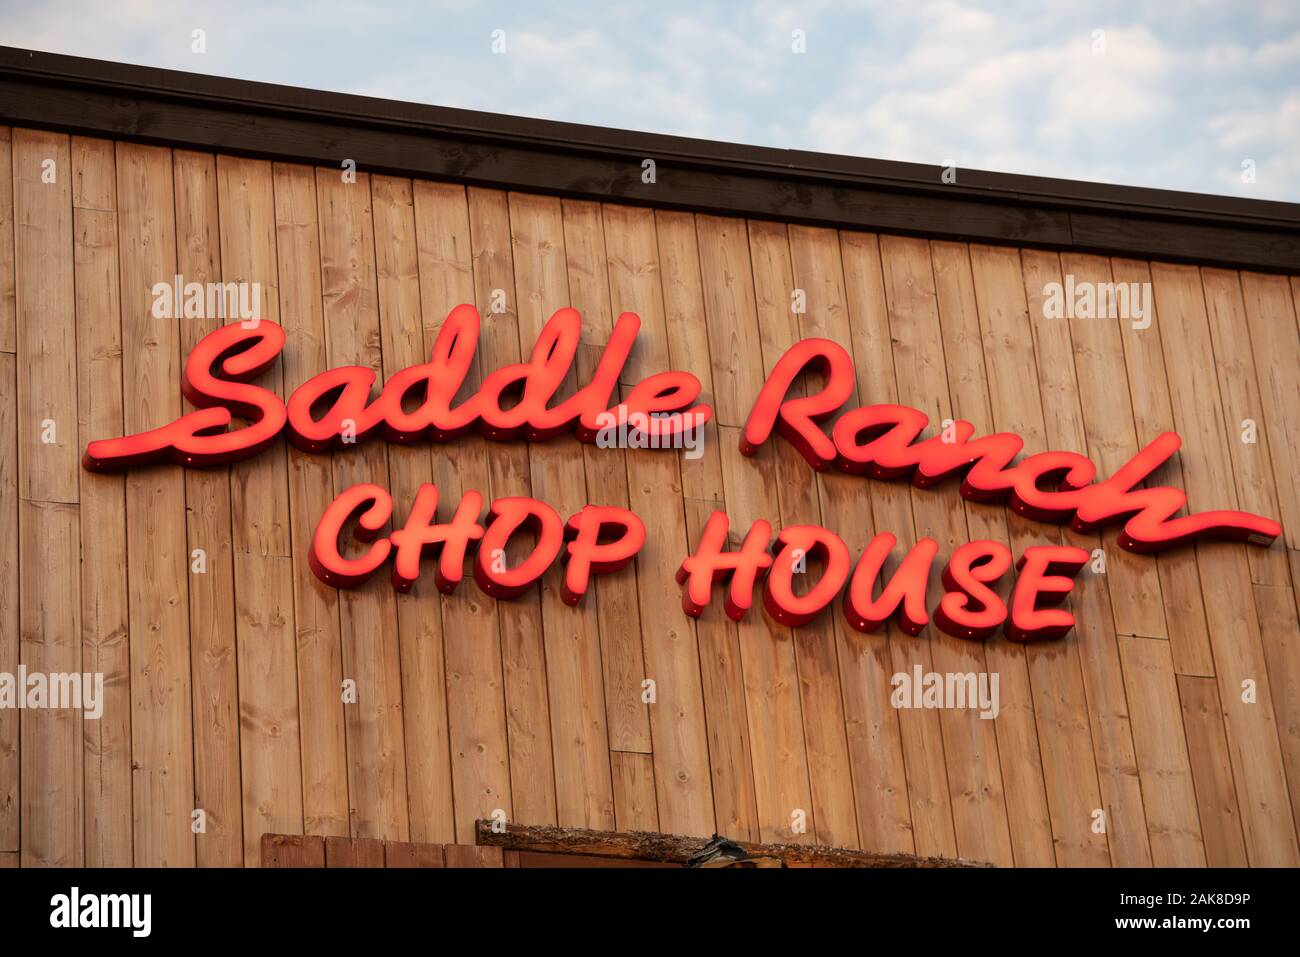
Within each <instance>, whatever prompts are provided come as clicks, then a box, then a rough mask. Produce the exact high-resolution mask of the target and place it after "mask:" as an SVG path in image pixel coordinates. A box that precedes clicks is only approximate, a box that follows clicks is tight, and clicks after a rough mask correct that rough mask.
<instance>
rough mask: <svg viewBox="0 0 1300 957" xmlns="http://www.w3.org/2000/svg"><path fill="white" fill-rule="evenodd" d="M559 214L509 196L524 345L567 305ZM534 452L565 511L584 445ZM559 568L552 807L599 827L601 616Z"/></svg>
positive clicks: (605, 752) (550, 498)
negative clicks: (566, 584)
mask: <svg viewBox="0 0 1300 957" xmlns="http://www.w3.org/2000/svg"><path fill="white" fill-rule="evenodd" d="M561 216H562V214H561V207H560V203H559V201H558V200H548V199H544V198H540V197H529V196H524V195H521V194H511V196H510V234H511V242H512V244H513V246H514V253H515V257H514V260H515V289H516V291H517V296H518V303H519V314H518V318H519V339H520V351H521V353H522V352H524V351H525V350H527V351H531V345H532V343H533V342H535V341H536V339H537V337H538V335H539V334H540V333H541V330H542V327H543V325H544V324H545V323H546V321H547V320H548V319H549V318H550V317H551V315H552V313H553V312H554V311H555V310H557V309H559V308H562V307H563V306H567V305H568V301H569V285H568V276H567V273H566V270H565V255H564V242H563V239H564V225H563V221H562V218H561ZM528 459H529V464H530V474H531V478H532V491H533V495H534V496H536V497H537V498H539V499H541V500H542V501H544V502H546V503H548V504H549V505H550V506H551V507H552V508H554V509H555V510H556V511H558V512H559V513H560V517H561V518H562V519H567V518H568V517H569V516H570V515H572V514H574V513H575V512H577V511H579V510H580V509H581V508H582V507H583V505H585V504H586V503H587V501H588V500H589V499H588V494H587V481H586V474H585V471H584V469H583V452H582V448H581V447H580V446H579V444H578V440H577V439H576V438H574V437H570V436H563V437H559V438H556V439H553V440H551V441H550V442H546V443H540V444H537V445H534V446H533V447H531V448H530V449H529V450H528ZM494 494H496V490H495V489H494ZM596 504H604V503H603V502H597V503H596ZM563 574H564V571H563V568H562V567H561V566H560V564H559V563H556V564H555V565H554V566H552V567H551V569H550V570H548V571H547V573H546V575H545V576H544V577H543V579H542V585H541V598H542V625H543V629H544V632H545V638H546V677H547V685H548V688H549V691H550V700H551V737H552V741H553V745H554V749H555V795H556V812H557V815H558V820H559V823H560V825H561V826H568V827H589V828H595V829H598V830H599V829H604V828H610V827H612V826H613V821H614V796H613V784H612V782H611V778H610V765H609V738H608V731H607V725H606V717H605V701H604V689H603V688H602V686H601V677H602V666H601V645H600V630H599V627H600V626H599V622H598V620H597V617H596V613H595V610H594V609H593V608H592V603H591V602H590V601H583V602H582V603H580V604H579V605H578V606H577V607H574V608H570V607H569V606H568V605H566V604H565V603H564V601H563V599H562V598H561V596H560V580H561V578H562V577H563Z"/></svg>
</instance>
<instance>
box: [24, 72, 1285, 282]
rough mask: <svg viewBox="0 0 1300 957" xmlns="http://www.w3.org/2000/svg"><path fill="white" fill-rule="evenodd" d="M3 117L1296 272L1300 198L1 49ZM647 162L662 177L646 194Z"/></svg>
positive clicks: (400, 168)
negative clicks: (1123, 181) (1010, 168)
mask: <svg viewBox="0 0 1300 957" xmlns="http://www.w3.org/2000/svg"><path fill="white" fill-rule="evenodd" d="M0 122H3V123H8V124H12V125H15V126H31V127H38V128H44V129H57V130H64V131H68V132H73V133H80V134H85V135H92V136H105V137H114V138H120V139H127V140H133V141H137V142H143V143H155V144H161V145H168V146H173V147H182V148H190V149H199V150H208V151H218V152H225V153H235V154H239V155H244V156H253V157H259V158H264V159H275V160H283V161H290V162H303V163H314V164H322V165H328V166H338V165H339V164H341V163H342V161H343V160H345V159H352V160H355V161H356V163H357V168H358V169H359V170H362V171H369V172H376V173H390V174H394V175H401V176H413V177H420V178H427V179H440V180H453V181H457V182H464V183H469V184H473V185H481V186H494V187H499V188H505V189H518V190H527V191H531V192H541V193H550V194H554V195H560V196H569V197H575V198H582V199H595V200H615V201H620V202H629V203H637V204H642V205H653V206H658V207H663V208H670V209H689V210H694V211H697V212H710V213H717V214H720V215H728V216H746V217H752V218H762V219H781V220H788V221H792V222H800V223H809V224H815V225H822V226H836V227H842V228H849V229H866V230H878V231H881V232H890V233H903V234H909V235H918V236H926V237H929V238H934V239H956V240H967V241H973V242H988V243H1009V244H1014V245H1025V246H1043V247H1050V248H1056V249H1067V250H1077V251H1081V252H1083V251H1086V252H1097V253H1106V254H1110V255H1116V256H1133V257H1139V258H1152V259H1164V260H1174V261H1181V262H1196V263H1202V264H1209V265H1221V266H1228V267H1234V268H1235V267H1246V268H1253V269H1259V270H1267V271H1284V272H1300V205H1297V204H1294V203H1279V202H1270V201H1263V200H1251V199H1237V198H1234V197H1226V196H1210V195H1204V194H1199V193H1182V192H1177V191H1174V190H1159V189H1140V188H1135V187H1128V186H1107V185H1102V184H1096V183H1085V182H1076V181H1071V180H1057V179H1046V178H1043V177H1036V176H1013V175H1007V174H1003V173H986V172H981V171H978V170H964V169H960V170H958V171H957V179H958V182H957V183H955V184H951V185H945V184H944V183H943V182H942V181H941V178H940V168H939V167H936V166H925V165H921V164H917V163H895V162H887V161H883V160H869V159H859V158H855V157H849V156H834V155H830V154H825V153H810V152H803V151H800V150H779V149H769V148H765V147H755V146H739V145H735V144H731V143H716V142H712V141H709V140H698V139H689V138H686V137H678V136H661V135H657V134H651V133H635V132H629V131H625V130H614V129H605V128H602V127H593V126H580V125H577V124H572V123H555V122H550V121H545V120H532V119H525V118H521V117H513V116H502V115H498V114H494V113H479V112H475V111H471V110H457V109H448V108H445V107H436V106H422V105H418V104H413V103H402V102H397V101H393V100H380V99H375V98H372V97H364V96H351V95H347V94H341V93H322V92H317V91H313V90H303V89H298V88H296V87H287V86H279V85H276V84H269V83H254V82H250V81H246V80H231V79H225V78H222V77H213V76H206V75H202V74H195V73H180V72H176V71H173V70H159V69H155V68H152V67H141V66H131V65H128V64H122V63H109V62H105V61H101V60H88V59H83V58H81V57H69V56H60V55H57V54H52V53H39V52H34V51H30V50H19V49H14V48H11V47H0ZM645 159H653V160H654V161H655V164H656V180H657V181H656V182H655V183H653V184H647V183H643V182H642V181H641V175H642V165H641V164H642V161H643V160H645Z"/></svg>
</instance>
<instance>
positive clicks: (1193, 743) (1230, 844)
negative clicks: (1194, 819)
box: [1170, 646, 1247, 867]
mask: <svg viewBox="0 0 1300 957" xmlns="http://www.w3.org/2000/svg"><path fill="white" fill-rule="evenodd" d="M1170 650H1171V651H1172V650H1173V649H1172V646H1171V648H1170ZM1177 679H1178V697H1179V701H1180V702H1181V704H1182V709H1183V728H1184V730H1185V731H1186V733H1187V756H1188V760H1189V762H1190V764H1191V769H1192V781H1193V782H1194V784H1195V786H1196V804H1197V807H1198V808H1199V810H1200V818H1201V836H1202V839H1203V840H1204V842H1205V862H1206V864H1208V865H1209V866H1210V867H1245V866H1246V864H1247V859H1246V841H1245V838H1244V836H1243V835H1242V830H1241V812H1240V810H1239V809H1238V807H1237V790H1236V787H1235V786H1234V784H1233V781H1232V759H1231V758H1230V757H1229V755H1228V740H1227V737H1226V735H1225V733H1224V730H1223V708H1222V706H1221V705H1220V704H1219V689H1218V686H1217V684H1216V682H1215V680H1214V679H1213V678H1201V677H1197V676H1194V675H1178V676H1177Z"/></svg>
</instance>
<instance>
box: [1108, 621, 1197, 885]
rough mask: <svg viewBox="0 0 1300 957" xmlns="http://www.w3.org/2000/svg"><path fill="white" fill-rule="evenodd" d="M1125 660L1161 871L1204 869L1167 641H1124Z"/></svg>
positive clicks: (1151, 829)
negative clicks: (1174, 868)
mask: <svg viewBox="0 0 1300 957" xmlns="http://www.w3.org/2000/svg"><path fill="white" fill-rule="evenodd" d="M1119 651H1120V658H1121V660H1122V661H1123V664H1124V681H1125V684H1126V686H1127V688H1128V700H1129V703H1130V708H1131V714H1132V719H1133V732H1134V734H1133V743H1134V746H1135V747H1136V749H1137V768H1138V773H1139V775H1140V776H1141V778H1142V801H1143V805H1144V806H1145V808H1146V823H1147V832H1148V833H1149V834H1150V837H1151V863H1152V864H1154V865H1155V866H1156V867H1204V866H1205V845H1204V844H1203V842H1202V840H1201V824H1200V815H1199V813H1198V811H1197V807H1196V789H1195V787H1194V786H1193V784H1192V769H1191V761H1190V759H1189V757H1188V754H1187V738H1186V736H1185V735H1184V733H1183V723H1182V715H1181V714H1180V713H1179V698H1178V683H1177V679H1176V677H1175V676H1174V660H1173V655H1172V653H1171V652H1170V650H1169V644H1168V642H1164V641H1160V640H1158V639H1153V638H1133V637H1122V638H1120V639H1119Z"/></svg>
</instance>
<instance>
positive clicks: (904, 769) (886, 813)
mask: <svg viewBox="0 0 1300 957" xmlns="http://www.w3.org/2000/svg"><path fill="white" fill-rule="evenodd" d="M840 259H841V262H842V264H843V270H844V294H845V301H846V304H847V307H848V318H849V321H848V327H849V329H848V331H849V343H847V344H846V343H843V342H841V343H840V344H841V345H845V346H846V348H848V349H849V352H850V354H851V355H852V356H853V358H854V366H855V368H856V372H857V395H858V400H859V401H861V402H893V401H895V400H896V397H897V391H896V386H895V382H894V363H893V357H892V355H889V354H888V352H889V350H887V349H883V348H881V347H880V345H879V344H880V343H884V342H888V341H889V318H888V307H887V305H886V302H885V287H884V273H883V270H882V268H881V263H880V243H879V240H878V238H877V237H876V236H875V235H874V234H870V233H850V232H843V233H840ZM822 482H823V484H824V487H825V494H824V498H823V502H822V508H823V510H824V514H825V516H826V518H827V521H828V522H829V523H830V524H831V525H833V526H834V527H835V528H837V529H839V530H840V534H841V535H842V536H843V538H844V541H845V543H846V544H847V545H848V546H849V548H850V550H851V554H853V555H854V556H855V557H857V556H859V555H860V554H861V553H862V551H863V550H864V549H865V548H866V546H867V544H868V542H869V541H870V540H871V538H872V536H873V533H874V532H875V531H876V530H877V528H878V526H877V524H876V520H875V517H874V502H875V501H876V500H877V499H880V500H881V501H888V500H890V499H891V496H894V493H893V492H890V491H886V490H885V485H884V483H881V484H876V483H871V484H870V485H868V486H867V487H866V495H867V496H869V498H866V497H864V492H863V485H862V481H861V479H859V478H857V477H855V476H847V475H834V476H832V475H826V476H823V477H822ZM899 500H900V501H901V497H899ZM864 506H867V507H866V508H864ZM864 513H865V514H864ZM837 628H838V631H837V634H838V636H839V651H840V666H841V669H842V671H841V679H842V688H843V692H844V715H845V722H846V731H847V735H848V740H849V749H850V753H851V754H852V756H853V789H854V797H855V800H856V803H857V809H858V827H859V829H860V832H861V840H862V846H863V848H865V849H868V850H880V851H883V852H892V853H901V854H910V853H914V852H915V850H916V840H915V836H914V829H913V826H912V803H911V777H912V775H913V774H915V775H916V776H917V777H918V778H921V777H922V775H921V774H920V771H919V768H920V765H919V764H918V763H917V761H916V759H915V758H913V756H912V754H911V753H909V752H908V750H907V746H906V745H905V739H904V735H903V729H902V726H901V720H900V715H899V711H898V709H896V708H894V707H893V706H892V705H891V704H890V703H889V692H890V690H891V688H890V682H891V678H892V676H893V674H894V666H893V660H892V652H891V644H893V643H894V642H895V641H897V640H899V639H898V638H897V635H896V633H894V632H893V630H892V627H887V628H886V629H884V630H883V631H880V632H876V633H875V634H867V635H864V634H859V633H857V632H855V631H853V630H852V629H850V628H847V627H845V626H844V624H843V623H837ZM903 640H906V639H903ZM910 730H911V729H909V732H910ZM910 740H912V739H911V738H909V739H908V741H910ZM909 759H910V760H911V761H912V767H913V768H918V771H916V772H912V771H910V770H909V768H908V764H907V761H908V760H909ZM927 840H928V838H927Z"/></svg>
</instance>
